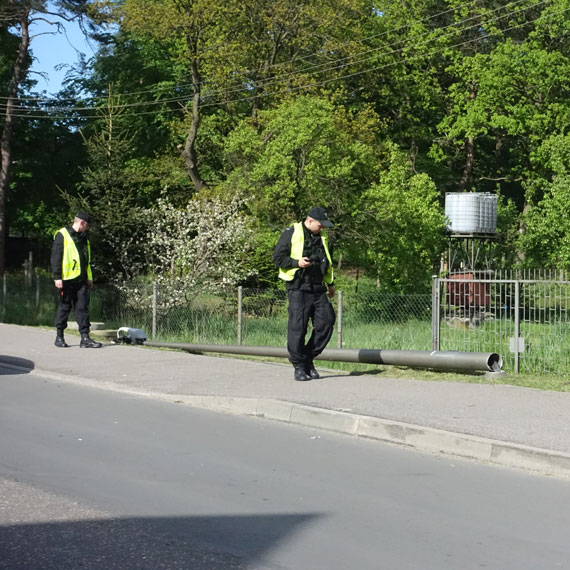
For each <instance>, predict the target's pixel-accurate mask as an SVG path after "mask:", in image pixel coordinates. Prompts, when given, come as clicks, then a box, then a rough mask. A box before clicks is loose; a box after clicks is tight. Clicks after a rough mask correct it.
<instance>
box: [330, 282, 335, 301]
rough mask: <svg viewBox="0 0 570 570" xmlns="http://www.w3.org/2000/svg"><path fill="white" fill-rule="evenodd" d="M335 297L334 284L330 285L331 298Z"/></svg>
mask: <svg viewBox="0 0 570 570" xmlns="http://www.w3.org/2000/svg"><path fill="white" fill-rule="evenodd" d="M333 297H334V285H329V299H332V298H333Z"/></svg>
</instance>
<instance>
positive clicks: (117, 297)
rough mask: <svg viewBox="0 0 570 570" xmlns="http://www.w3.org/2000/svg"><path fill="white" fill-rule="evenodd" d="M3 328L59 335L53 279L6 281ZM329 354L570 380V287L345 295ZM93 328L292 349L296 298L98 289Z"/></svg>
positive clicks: (518, 281)
mask: <svg viewBox="0 0 570 570" xmlns="http://www.w3.org/2000/svg"><path fill="white" fill-rule="evenodd" d="M1 301H2V303H1V305H0V320H1V321H2V322H6V323H16V324H24V325H36V326H38V325H39V326H52V325H53V319H54V314H55V309H56V305H57V290H56V289H55V288H54V287H53V281H52V280H51V278H49V277H48V276H45V277H39V276H32V277H30V276H28V277H27V278H24V277H22V276H21V275H11V276H10V275H7V274H6V275H5V276H4V279H3V283H2V297H1ZM333 305H334V307H335V310H336V313H337V322H336V325H335V331H334V334H333V338H332V339H331V342H330V344H329V346H331V347H339V348H340V347H343V348H353V349H358V348H381V349H390V350H432V349H433V350H459V351H465V352H498V353H499V354H501V356H502V357H503V362H504V369H505V370H506V371H507V372H515V373H518V372H524V373H531V374H557V375H561V376H562V375H568V374H569V371H570V334H569V333H570V317H569V313H570V311H569V309H570V280H568V277H567V275H566V274H564V273H560V272H541V273H539V272H536V271H535V272H532V273H528V272H527V273H520V272H518V273H516V272H509V273H507V274H500V275H498V274H495V273H462V274H455V275H450V276H449V277H447V278H445V279H438V278H434V287H433V291H432V295H394V294H390V293H385V292H380V291H377V292H372V293H370V292H368V293H359V292H357V291H343V292H340V291H339V292H337V295H336V297H335V299H334V300H333ZM91 320H92V321H93V322H97V321H99V322H102V323H104V327H105V328H106V329H108V330H116V329H117V328H119V327H122V326H127V327H133V328H140V329H142V330H143V331H145V333H146V334H147V336H148V338H149V339H152V340H156V341H161V342H185V343H204V344H244V345H253V346H285V344H286V334H287V293H286V291H285V290H281V289H246V288H243V289H242V288H235V289H232V290H230V291H226V292H225V293H217V294H211V293H201V294H196V295H188V297H187V298H186V299H184V300H178V301H177V303H176V304H175V305H173V304H172V300H171V299H169V298H168V294H167V293H166V290H161V289H160V288H159V287H158V286H157V285H156V284H155V283H152V282H149V283H144V284H136V285H135V284H132V285H130V284H129V286H121V287H120V288H118V287H114V286H111V285H101V286H96V287H95V288H94V289H93V293H92V297H91Z"/></svg>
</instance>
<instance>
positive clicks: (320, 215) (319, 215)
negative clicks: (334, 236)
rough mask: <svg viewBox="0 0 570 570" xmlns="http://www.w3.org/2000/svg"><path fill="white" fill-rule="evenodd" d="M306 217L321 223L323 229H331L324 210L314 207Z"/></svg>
mask: <svg viewBox="0 0 570 570" xmlns="http://www.w3.org/2000/svg"><path fill="white" fill-rule="evenodd" d="M307 216H309V218H313V220H317V221H318V222H321V224H322V225H323V226H324V227H325V228H332V227H333V223H332V222H331V221H330V220H329V216H328V214H327V211H326V210H325V209H324V208H319V207H318V206H315V207H314V208H311V209H310V210H309V213H308V214H307Z"/></svg>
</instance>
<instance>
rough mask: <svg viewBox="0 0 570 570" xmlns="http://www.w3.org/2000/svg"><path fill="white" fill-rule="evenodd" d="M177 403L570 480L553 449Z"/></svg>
mask: <svg viewBox="0 0 570 570" xmlns="http://www.w3.org/2000/svg"><path fill="white" fill-rule="evenodd" d="M169 399H170V398H169ZM173 399H174V398H173ZM175 401H177V402H179V403H183V404H186V405H189V406H193V407H197V408H203V409H208V410H212V411H219V412H225V413H231V414H241V415H248V416H255V417H260V418H265V419H269V420H275V421H280V422H285V423H290V424H295V425H302V426H305V427H312V428H317V429H322V430H327V431H334V432H337V433H342V434H345V435H352V436H356V437H362V438H367V439H374V440H377V441H382V442H386V443H392V444H396V445H402V446H405V447H410V448H413V449H416V450H418V451H424V452H429V453H441V454H444V455H452V456H456V457H462V458H465V459H472V460H473V459H474V460H477V461H483V462H485V463H491V464H494V465H500V466H503V467H514V468H519V469H526V470H530V471H537V472H540V473H543V474H548V475H557V476H560V477H570V454H565V453H559V452H555V451H550V450H547V449H540V448H535V447H529V446H524V445H519V444H514V443H509V442H504V441H497V440H492V439H486V438H482V437H477V436H472V435H468V434H461V433H454V432H449V431H445V430H438V429H434V428H428V427H422V426H417V425H413V424H406V423H402V422H397V421H393V420H386V419H382V418H375V417H370V416H362V415H358V414H351V413H347V412H339V411H335V410H327V409H323V408H317V407H313V406H306V405H302V404H295V403H290V402H284V401H281V400H270V399H257V398H224V397H218V396H182V397H177V398H175Z"/></svg>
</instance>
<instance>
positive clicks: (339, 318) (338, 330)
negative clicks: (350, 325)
mask: <svg viewBox="0 0 570 570" xmlns="http://www.w3.org/2000/svg"><path fill="white" fill-rule="evenodd" d="M342 308H343V307H342V291H338V307H337V320H336V322H337V325H336V334H337V348H342Z"/></svg>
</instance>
